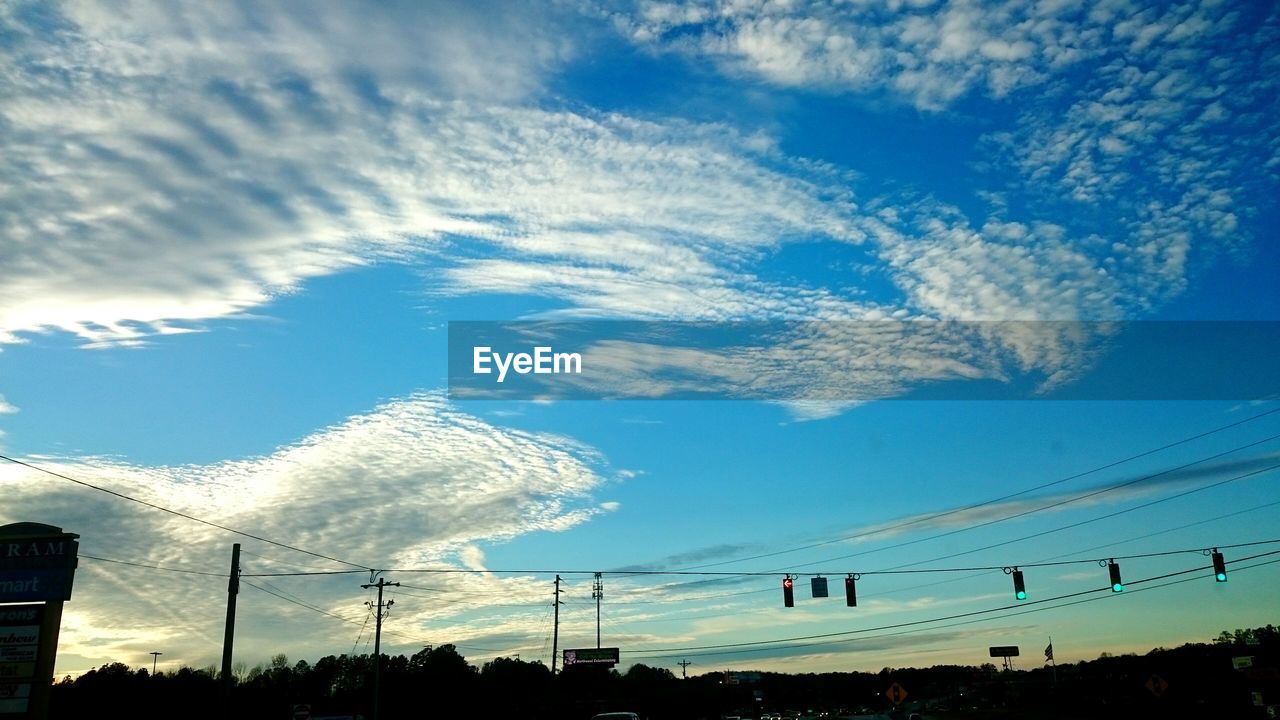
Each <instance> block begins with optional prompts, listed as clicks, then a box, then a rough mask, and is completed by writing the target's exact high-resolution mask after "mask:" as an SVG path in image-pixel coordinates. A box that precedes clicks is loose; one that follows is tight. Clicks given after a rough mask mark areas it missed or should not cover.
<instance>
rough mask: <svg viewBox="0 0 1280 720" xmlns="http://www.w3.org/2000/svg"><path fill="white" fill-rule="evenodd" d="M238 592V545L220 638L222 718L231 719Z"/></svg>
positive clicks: (233, 558) (233, 559)
mask: <svg viewBox="0 0 1280 720" xmlns="http://www.w3.org/2000/svg"><path fill="white" fill-rule="evenodd" d="M239 592H240V543H236V544H235V545H232V546H231V573H230V575H229V577H228V579H227V630H226V633H225V634H224V635H223V636H222V717H224V718H226V719H227V720H230V718H231V681H232V677H231V646H232V644H233V643H234V641H235V636H236V595H237V594H239Z"/></svg>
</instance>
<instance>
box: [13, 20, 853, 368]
mask: <svg viewBox="0 0 1280 720" xmlns="http://www.w3.org/2000/svg"><path fill="white" fill-rule="evenodd" d="M409 12H410V14H413V13H419V12H422V13H425V12H428V10H427V8H422V9H421V10H412V9H410V10H409ZM473 12H474V13H475V14H473ZM246 13H247V14H246ZM478 13H479V11H464V10H451V11H448V12H442V13H437V12H436V11H435V10H432V11H430V14H431V15H432V17H431V19H430V21H429V22H424V21H422V18H415V17H396V16H394V15H382V14H378V13H364V12H360V11H357V10H355V9H341V8H334V9H331V11H330V10H326V11H325V12H320V13H317V12H315V11H314V9H313V8H311V7H308V6H303V5H298V6H292V5H285V6H273V7H272V8H269V9H251V10H248V11H242V10H238V9H237V10H230V9H227V8H216V9H215V8H186V9H174V8H168V7H165V8H160V9H154V8H152V9H148V7H147V6H146V4H145V3H139V4H137V5H127V6H125V7H124V8H123V9H122V11H121V12H112V13H102V12H100V11H99V9H98V8H96V7H95V6H92V5H83V6H81V5H72V6H70V7H69V8H68V9H67V10H66V12H65V14H62V15H58V14H57V13H55V12H54V11H46V12H39V11H37V10H36V9H35V8H34V7H32V6H28V5H21V4H20V5H17V6H10V9H9V13H8V17H7V18H6V19H7V20H8V21H9V25H10V26H11V27H12V28H13V29H14V33H13V34H14V37H15V43H14V44H13V47H12V49H11V50H10V51H9V52H8V54H7V57H6V60H7V68H8V71H7V72H5V73H4V74H3V75H0V84H2V85H3V87H4V89H5V94H6V96H8V97H9V98H10V101H9V102H7V103H6V106H5V109H4V111H3V123H4V127H5V130H6V132H5V133H4V136H5V138H6V140H5V148H4V149H5V152H4V153H3V155H2V157H3V160H0V175H2V176H5V177H11V178H17V177H21V178H22V179H23V181H22V183H21V184H20V186H19V188H18V191H17V192H16V193H15V194H12V195H10V196H9V197H8V198H7V199H6V201H4V202H3V203H0V216H3V217H4V219H5V224H6V227H7V228H8V229H9V231H8V232H7V234H6V243H8V244H9V245H10V249H11V251H12V252H11V253H10V261H9V262H6V263H5V265H4V267H3V268H2V269H0V299H2V300H3V302H0V307H3V308H4V309H3V311H0V341H9V342H12V341H15V340H17V339H18V336H19V333H23V332H33V331H41V330H45V329H58V330H63V331H66V332H71V333H75V334H77V335H79V336H81V337H82V338H84V339H85V340H86V341H88V342H89V343H116V344H120V343H135V344H136V343H139V342H143V341H145V339H146V338H147V337H148V336H150V335H154V334H159V333H170V332H189V331H191V330H193V329H198V328H200V327H201V323H202V322H204V321H207V320H209V319H214V318H221V317H227V316H232V315H235V314H237V313H243V312H244V311H246V310H248V309H250V308H254V307H257V306H261V305H264V304H266V303H268V302H269V301H270V300H271V298H273V297H274V296H276V295H278V294H281V293H287V292H292V291H295V290H296V289H298V288H299V287H300V286H301V285H302V284H304V283H305V282H306V281H307V280H308V279H309V278H313V277H316V276H320V275H326V274H331V273H335V272H340V271H343V270H345V269H349V268H353V267H358V266H362V265H366V264H369V263H374V262H388V261H405V260H410V259H412V260H414V261H416V262H426V263H428V264H430V263H431V262H433V259H434V261H435V262H438V263H439V264H442V265H443V266H444V270H445V274H444V275H443V276H442V282H441V283H440V286H441V287H442V288H444V289H447V290H448V291H450V292H506V291H512V290H514V291H518V292H523V293H530V292H536V293H549V292H557V293H560V294H561V295H562V297H563V299H564V301H565V302H567V303H570V304H576V305H578V306H584V307H588V308H595V309H596V310H598V311H605V312H622V311H624V310H630V311H634V312H646V311H648V312H653V313H660V314H669V313H672V312H675V311H676V310H677V309H678V310H679V311H680V312H681V313H686V314H699V313H701V314H709V315H712V316H717V317H718V316H723V315H734V314H743V313H746V312H751V311H759V310H761V309H763V311H775V312H776V311H780V309H784V308H787V307H790V308H792V309H795V308H798V307H799V306H800V303H802V302H804V301H806V300H807V299H808V298H804V297H799V298H795V299H793V300H788V299H787V298H788V296H789V295H790V294H791V293H790V292H789V291H790V289H788V288H782V287H778V288H774V289H772V290H769V291H765V292H752V291H747V290H744V289H742V286H743V285H747V284H749V283H750V281H751V280H752V278H751V276H750V274H748V273H743V272H741V271H735V270H732V269H731V268H732V267H733V266H734V265H737V264H739V263H741V262H743V261H745V260H747V259H749V258H750V257H751V256H752V255H753V254H754V253H757V252H759V251H760V250H761V249H763V248H768V247H772V246H774V245H775V244H776V243H778V242H780V241H783V240H785V239H786V238H796V237H809V236H811V235H812V234H813V233H819V234H821V235H824V236H826V237H830V238H834V239H837V240H841V241H857V239H858V233H857V231H856V230H855V229H853V228H852V226H851V224H850V220H849V216H850V211H851V207H852V206H851V204H850V203H849V201H848V198H847V191H845V190H841V189H839V188H837V189H834V190H833V189H831V186H830V184H829V182H828V179H827V178H825V176H824V172H825V171H822V170H820V169H815V170H814V171H813V172H808V173H807V174H808V175H810V176H811V177H812V179H804V178H803V177H800V175H803V174H805V173H803V172H800V173H798V172H797V171H802V170H804V168H802V167H801V166H800V165H798V164H796V163H794V162H792V161H790V160H788V159H787V158H784V157H782V156H781V155H779V154H778V153H776V151H773V150H770V149H768V148H767V147H764V148H762V146H761V145H760V144H759V143H758V142H757V141H756V139H755V138H753V137H750V136H742V135H740V134H738V133H736V132H735V131H734V130H733V129H731V128H727V127H722V126H716V125H697V124H691V123H684V122H680V121H662V122H652V121H641V120H636V119H632V118H627V117H624V116H619V115H608V114H597V113H592V112H590V111H587V110H584V111H576V110H575V111H569V110H559V111H558V110H555V109H544V108H538V107H533V106H531V105H528V104H522V103H520V102H517V101H518V100H520V99H521V98H524V97H525V96H526V95H528V94H529V93H531V92H533V90H534V89H535V88H536V87H538V85H539V83H540V81H541V78H542V76H543V74H545V73H546V72H548V70H549V68H551V67H555V66H557V65H558V64H559V63H561V62H563V61H564V59H565V58H566V57H568V55H569V52H570V51H569V49H568V48H567V47H564V46H565V45H566V41H564V40H560V39H559V38H563V37H564V34H563V33H562V32H558V31H556V30H555V29H554V27H553V26H554V23H548V22H546V21H547V18H540V19H541V20H542V21H543V22H542V23H523V22H522V21H521V20H520V15H519V13H514V14H512V13H508V12H506V11H505V10H504V12H503V13H500V15H501V16H502V17H503V18H504V20H502V21H500V22H495V23H489V22H488V21H487V20H482V19H481V18H485V17H488V16H483V15H480V14H478ZM437 15H439V16H438V17H437ZM418 27H427V28H431V30H430V37H427V38H422V37H419V36H418V35H417V34H416V32H417V31H416V30H415V31H413V33H412V34H411V33H410V31H409V30H408V28H418ZM481 28H483V31H482V30H481ZM526 31H527V32H526ZM193 34H194V35H193ZM369 37H378V38H379V46H380V48H382V49H383V50H385V52H382V51H380V52H379V53H377V54H375V55H374V56H369V55H368V54H367V53H366V52H365V50H364V49H365V47H366V42H367V39H368V38H369ZM139 38H145V39H146V40H145V42H146V48H147V49H145V50H144V49H143V48H142V46H141V45H139ZM552 38H556V39H554V40H553V39H552ZM268 39H269V42H268V41H267V40H268ZM435 40H438V41H439V42H435ZM460 44H461V45H464V46H465V47H464V48H462V50H461V51H460V50H459V47H458V46H459V45H460ZM424 48H425V50H423V49H424ZM482 48H502V50H501V51H500V52H496V53H491V52H489V51H488V50H485V49H482ZM446 51H447V52H446ZM88 68H92V72H89V71H87V69H88ZM814 167H815V168H816V166H814ZM69 178H74V182H68V179H69ZM495 252H500V253H501V254H502V255H504V256H505V257H503V258H502V259H491V258H493V255H494V253H495ZM442 253H443V255H442ZM442 258H443V259H442ZM547 273H554V274H555V275H556V276H557V278H558V281H557V282H556V283H554V284H540V283H544V282H545V280H546V279H547ZM821 294H822V291H821V290H815V291H813V293H811V295H812V296H813V297H814V298H817V297H819V296H820V295H821ZM833 302H836V301H833Z"/></svg>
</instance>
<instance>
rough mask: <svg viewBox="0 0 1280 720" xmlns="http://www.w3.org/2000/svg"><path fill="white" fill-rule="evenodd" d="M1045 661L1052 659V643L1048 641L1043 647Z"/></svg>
mask: <svg viewBox="0 0 1280 720" xmlns="http://www.w3.org/2000/svg"><path fill="white" fill-rule="evenodd" d="M1044 659H1045V662H1048V661H1049V660H1052V659H1053V643H1049V644H1048V645H1047V646H1046V647H1045V649H1044Z"/></svg>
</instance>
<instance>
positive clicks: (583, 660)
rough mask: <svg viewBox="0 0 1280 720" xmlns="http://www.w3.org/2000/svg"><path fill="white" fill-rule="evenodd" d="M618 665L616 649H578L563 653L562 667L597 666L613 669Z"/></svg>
mask: <svg viewBox="0 0 1280 720" xmlns="http://www.w3.org/2000/svg"><path fill="white" fill-rule="evenodd" d="M617 664H618V648H616V647H614V648H578V649H575V650H565V651H564V666H565V667H566V668H567V667H569V666H570V665H598V666H604V667H613V666H614V665H617Z"/></svg>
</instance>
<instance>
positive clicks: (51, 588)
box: [0, 522, 80, 718]
mask: <svg viewBox="0 0 1280 720" xmlns="http://www.w3.org/2000/svg"><path fill="white" fill-rule="evenodd" d="M79 537H80V536H79V535H76V534H75V533H69V532H63V530H62V528H60V527H55V526H53V525H45V524H43V523H33V522H18V523H10V524H8V525H4V526H0V713H4V714H12V713H19V714H22V715H24V716H29V717H37V718H42V717H46V716H47V715H48V712H49V689H50V686H51V684H52V680H53V667H54V662H55V660H56V658H57V654H58V630H59V629H60V626H61V625H62V604H63V602H65V601H67V600H70V599H71V583H72V581H73V580H74V579H75V571H76V553H77V551H78V550H79V543H77V542H76V539H77V538H79ZM7 603H39V604H29V605H8V604H7Z"/></svg>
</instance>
